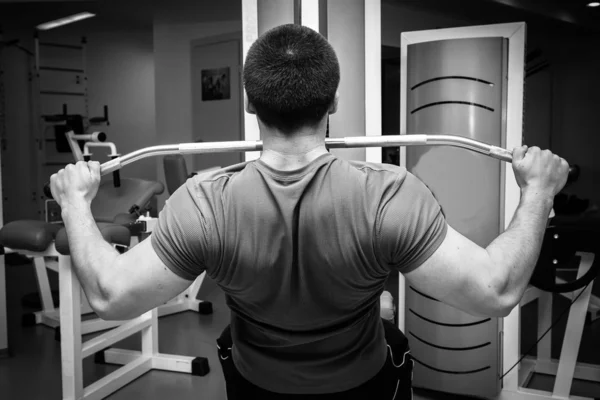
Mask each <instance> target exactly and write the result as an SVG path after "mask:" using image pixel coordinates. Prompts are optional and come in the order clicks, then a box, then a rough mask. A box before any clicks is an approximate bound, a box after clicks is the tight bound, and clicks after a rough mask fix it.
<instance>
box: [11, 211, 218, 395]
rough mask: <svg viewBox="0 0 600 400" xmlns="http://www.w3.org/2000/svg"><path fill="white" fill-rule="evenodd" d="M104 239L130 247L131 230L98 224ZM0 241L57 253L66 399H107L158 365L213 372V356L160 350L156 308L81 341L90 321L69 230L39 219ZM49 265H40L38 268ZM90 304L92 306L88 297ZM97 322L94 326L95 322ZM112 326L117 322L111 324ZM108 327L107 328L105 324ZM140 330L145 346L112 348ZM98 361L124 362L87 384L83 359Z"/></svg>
mask: <svg viewBox="0 0 600 400" xmlns="http://www.w3.org/2000/svg"><path fill="white" fill-rule="evenodd" d="M98 227H99V229H100V232H101V233H102V236H103V238H104V240H106V241H107V242H109V243H111V244H113V245H120V246H129V244H130V241H131V232H130V231H129V229H128V228H127V227H125V226H123V225H118V224H110V223H99V224H98ZM0 244H1V245H2V246H3V247H4V252H5V253H6V254H8V253H12V252H16V253H20V254H23V255H25V256H28V257H33V258H34V259H43V258H47V257H54V258H56V259H57V262H56V265H57V270H58V273H59V297H60V310H59V311H57V315H58V318H59V322H60V344H61V361H62V362H61V369H62V371H61V375H62V388H63V399H65V400H71V399H102V398H104V397H106V396H108V395H110V394H111V393H113V392H115V391H116V390H118V389H120V388H122V387H123V386H125V385H127V384H128V383H130V382H131V381H133V380H134V379H137V378H138V377H140V376H141V375H143V374H144V373H146V372H148V371H150V370H152V369H159V370H165V371H173V372H183V373H191V374H193V375H199V376H204V375H206V374H207V373H208V372H209V366H208V359H207V358H204V357H188V356H179V355H171V354H162V353H160V352H159V351H158V316H159V312H158V310H157V309H156V308H155V309H153V310H151V311H148V312H146V313H145V314H143V315H141V316H139V317H137V318H134V319H131V320H129V321H114V322H113V321H104V322H106V323H107V326H109V325H110V326H111V327H113V329H111V330H109V331H107V332H105V333H103V334H101V335H99V336H96V337H95V338H93V339H90V340H88V341H85V342H84V341H83V340H82V333H83V330H84V329H82V328H84V327H86V324H88V326H87V328H88V330H89V325H90V324H89V323H88V321H82V320H81V314H82V310H81V309H82V302H81V301H82V300H83V299H85V294H84V295H83V296H82V289H81V286H80V283H79V281H78V280H77V278H76V276H75V273H74V272H73V270H72V269H71V257H70V256H69V254H70V253H69V245H68V240H67V235H66V230H65V229H64V228H63V227H61V226H59V225H55V224H49V223H45V222H40V221H15V222H11V223H9V224H7V225H5V226H4V227H3V228H2V229H1V230H0ZM38 265H39V267H40V268H45V265H42V264H36V268H37V267H38ZM84 304H85V307H89V304H88V303H87V301H86V302H85V303H84ZM94 323H95V322H92V323H91V324H94ZM111 324H112V325H111ZM104 329H106V327H104ZM137 332H141V336H142V350H141V351H132V350H124V349H108V350H106V349H107V348H109V347H110V346H112V345H114V344H115V343H117V342H119V341H121V340H123V339H125V338H126V337H129V336H131V335H133V334H135V333H137ZM91 355H96V357H97V358H96V359H97V360H100V361H104V362H106V363H111V364H119V365H123V366H122V367H120V368H119V369H117V370H116V371H114V372H112V373H110V374H109V375H107V376H105V377H104V378H102V379H99V380H98V381H96V382H94V383H92V384H91V385H89V386H87V387H84V386H83V359H84V358H86V357H89V356H91Z"/></svg>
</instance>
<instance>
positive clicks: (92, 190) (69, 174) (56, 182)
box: [50, 161, 101, 210]
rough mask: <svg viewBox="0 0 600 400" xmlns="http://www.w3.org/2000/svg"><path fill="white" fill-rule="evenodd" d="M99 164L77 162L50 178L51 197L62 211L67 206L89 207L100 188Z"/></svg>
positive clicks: (95, 162)
mask: <svg viewBox="0 0 600 400" xmlns="http://www.w3.org/2000/svg"><path fill="white" fill-rule="evenodd" d="M100 178H101V175H100V163H99V162H97V161H89V162H85V161H79V162H78V163H77V164H75V165H74V164H69V165H67V166H66V167H65V168H64V169H61V170H60V171H58V172H57V173H56V174H53V175H52V176H51V177H50V189H51V190H52V197H54V199H55V200H56V201H57V202H58V204H59V205H60V207H61V208H62V209H63V210H64V209H65V208H67V207H69V206H75V207H77V206H81V205H87V206H89V205H91V203H92V200H93V199H94V197H96V193H98V187H99V186H100Z"/></svg>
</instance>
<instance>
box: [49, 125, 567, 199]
mask: <svg viewBox="0 0 600 400" xmlns="http://www.w3.org/2000/svg"><path fill="white" fill-rule="evenodd" d="M325 145H326V146H327V148H329V149H340V148H356V147H399V146H453V147H459V148H463V149H466V150H470V151H474V152H476V153H480V154H483V155H486V156H489V157H492V158H495V159H497V160H501V161H506V162H512V152H511V151H510V150H507V149H503V148H502V147H498V146H494V145H490V144H486V143H482V142H479V141H477V140H473V139H469V138H466V137H462V136H456V135H424V134H423V135H389V136H356V137H345V138H328V139H325ZM262 149H263V144H262V141H260V140H257V141H230V142H210V143H180V144H171V145H160V146H151V147H145V148H143V149H140V150H136V151H133V152H131V153H129V154H126V155H124V156H121V157H117V158H115V159H113V160H110V161H107V162H105V163H103V164H101V165H100V173H101V174H102V175H106V174H108V173H110V172H114V171H117V170H119V169H121V168H123V167H124V166H126V165H128V164H131V163H133V162H136V161H138V160H141V159H144V158H148V157H155V156H165V155H170V154H181V155H184V154H206V153H227V152H237V151H260V150H262ZM569 173H571V172H570V171H569ZM44 194H45V195H46V196H47V197H48V198H52V191H51V190H50V185H49V184H48V183H47V184H46V185H45V186H44Z"/></svg>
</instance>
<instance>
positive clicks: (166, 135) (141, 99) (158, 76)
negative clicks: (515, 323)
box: [0, 0, 600, 399]
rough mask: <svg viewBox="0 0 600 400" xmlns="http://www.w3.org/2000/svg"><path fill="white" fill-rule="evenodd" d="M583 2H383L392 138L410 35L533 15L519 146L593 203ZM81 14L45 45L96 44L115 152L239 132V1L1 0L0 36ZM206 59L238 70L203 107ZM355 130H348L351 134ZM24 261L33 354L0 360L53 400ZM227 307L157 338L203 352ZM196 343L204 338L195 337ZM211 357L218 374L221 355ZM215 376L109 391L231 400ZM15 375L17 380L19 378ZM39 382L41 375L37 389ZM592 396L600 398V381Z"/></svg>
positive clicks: (51, 355) (26, 81) (20, 153)
mask: <svg viewBox="0 0 600 400" xmlns="http://www.w3.org/2000/svg"><path fill="white" fill-rule="evenodd" d="M346 1H355V0H346ZM367 1H368V0H367ZM588 3H589V2H588V1H579V0H546V1H543V2H540V1H534V0H510V1H509V0H466V1H459V0H419V1H414V0H383V1H382V4H381V18H382V20H381V23H382V25H381V42H382V106H383V107H382V118H383V134H398V132H399V130H400V126H399V109H400V96H399V93H400V81H399V79H400V74H399V71H400V34H401V33H402V32H411V31H417V30H425V29H438V28H450V27H461V26H471V25H484V24H495V23H504V22H520V21H524V22H526V23H527V53H526V54H527V64H526V81H525V119H524V126H525V129H524V142H525V143H526V144H528V145H537V146H540V147H544V148H549V149H551V150H552V151H553V152H554V153H556V154H559V155H561V156H562V157H564V158H565V159H567V160H568V161H569V162H571V163H573V164H577V165H579V167H580V169H581V174H580V177H579V179H578V180H577V181H576V182H575V183H574V184H572V185H570V186H569V187H568V188H567V189H565V192H566V193H568V194H571V195H575V196H577V198H579V199H581V200H583V201H586V200H587V201H589V205H590V207H593V205H595V204H600V186H599V185H597V184H595V183H594V179H595V177H597V176H598V172H599V170H600V157H598V156H597V154H596V153H597V149H598V148H600V135H599V134H598V133H599V130H598V127H599V126H600V112H598V110H600V74H598V71H600V51H598V49H600V7H597V8H594V7H588V6H587V5H588ZM83 11H88V12H92V13H95V14H96V17H94V18H90V19H88V20H84V21H80V22H77V23H73V24H69V25H66V26H63V27H60V28H57V29H53V30H50V31H47V32H44V33H43V40H45V41H49V42H62V43H72V44H78V43H80V41H81V38H82V37H85V38H86V39H87V44H86V54H85V58H86V64H85V68H86V72H87V73H86V75H87V99H88V109H89V115H90V116H95V115H96V114H98V115H100V114H102V110H103V107H104V106H105V105H108V107H109V110H110V125H108V126H106V127H105V128H103V129H104V130H106V132H107V134H108V135H109V140H110V141H111V142H114V143H115V145H116V146H117V148H118V151H119V153H121V154H125V153H128V152H131V151H133V150H136V149H139V148H142V147H147V146H152V145H157V144H169V143H182V142H194V141H215V140H240V138H241V137H242V134H241V129H242V124H243V118H242V117H241V108H240V107H241V93H240V92H239V91H236V90H235V89H236V88H237V89H239V80H238V81H237V83H236V77H238V78H239V76H238V75H237V72H236V71H238V68H239V66H240V65H241V59H240V58H239V57H238V55H239V48H238V47H236V46H238V45H239V43H240V42H239V40H240V37H241V35H240V32H241V30H242V22H241V0H220V1H214V2H213V1H196V0H170V1H159V0H157V1H154V2H146V1H143V0H128V1H115V0H102V1H78V0H72V1H65V2H53V1H38V2H28V1H8V2H7V1H1V2H0V32H1V34H2V36H1V37H0V40H1V41H2V44H6V45H7V44H9V43H10V42H11V41H13V43H14V40H17V39H18V40H19V43H18V44H19V46H21V47H22V48H23V49H25V50H28V51H29V52H32V51H33V32H34V27H35V26H36V25H38V24H40V23H42V22H45V21H50V20H54V19H57V18H61V17H64V16H67V15H72V14H76V13H79V12H83ZM344 29H351V28H350V27H345V28H344ZM215 38H219V39H218V40H215ZM218 43H221V44H218ZM222 43H228V44H226V45H222ZM236 43H237V44H236ZM23 49H19V48H17V47H16V46H10V47H9V46H8V45H7V46H6V48H5V49H4V51H3V52H2V60H1V64H0V65H1V69H2V76H1V77H0V80H2V85H3V97H2V99H1V101H3V103H4V107H3V109H4V110H5V112H4V115H3V121H2V122H3V124H4V129H2V134H3V137H1V138H0V139H1V140H2V142H1V143H2V145H1V148H2V154H1V160H2V185H3V188H2V189H3V190H2V193H3V199H2V201H3V217H4V223H7V222H10V221H14V220H19V219H43V215H42V214H40V213H43V209H40V207H39V197H40V195H41V188H40V186H39V180H38V178H37V176H36V173H37V172H36V171H37V168H38V166H39V163H40V162H42V161H41V159H40V157H39V149H38V143H36V142H35V138H36V136H35V135H33V134H32V133H31V130H32V122H31V114H30V109H31V102H32V101H33V100H32V97H33V94H32V90H31V88H30V80H31V77H30V68H29V67H28V65H29V63H30V61H31V60H30V57H31V54H27V51H24V50H23ZM68 57H71V56H68ZM207 59H210V60H215V59H218V60H219V63H221V64H226V65H229V66H230V67H231V69H230V71H231V72H230V77H231V90H230V93H229V96H228V97H229V99H227V101H224V102H202V101H199V97H201V96H203V93H202V90H201V82H202V77H201V76H200V75H199V74H198V73H197V71H198V70H200V69H202V68H205V67H206V68H211V65H210V64H211V63H210V62H207V61H206V60H207ZM203 63H207V64H206V65H205V64H203ZM342 84H346V85H348V84H350V85H351V84H352V83H351V82H344V81H343V76H342ZM204 95H208V94H204ZM342 101H344V100H343V99H342ZM60 103H61V102H60V101H59V100H56V104H57V108H56V110H55V111H54V112H55V113H57V114H58V113H60V112H61V109H60V107H59V105H60ZM236 127H237V129H236ZM351 135H352V134H351V132H349V134H348V136H351ZM382 151H383V152H384V157H383V159H384V161H386V162H391V163H397V162H398V161H397V157H398V156H397V153H395V152H393V151H389V150H382ZM94 154H95V159H99V160H103V159H102V157H103V156H102V151H98V152H97V153H96V152H95V153H94ZM96 155H97V157H96ZM240 160H241V155H239V154H238V155H236V154H233V155H227V156H218V155H213V156H210V157H198V156H188V157H186V161H187V163H188V166H189V167H190V169H191V170H199V169H203V168H208V167H211V166H215V165H220V166H225V165H229V164H232V163H235V162H237V161H240ZM122 173H123V175H124V176H128V177H136V178H141V179H148V180H158V181H162V182H164V179H165V176H164V170H163V163H162V161H161V160H160V159H158V158H150V159H147V160H143V161H140V162H137V163H134V164H132V165H130V166H127V167H126V168H125V169H124V170H123V172H122ZM167 196H168V193H167V191H165V193H163V194H162V195H160V196H158V197H157V198H156V200H155V201H154V202H153V204H152V210H153V212H154V213H156V211H157V210H160V209H161V208H162V205H163V204H164V201H165V199H166V198H167ZM18 264H19V263H18V262H17V263H15V264H14V265H12V264H10V263H9V264H8V265H7V278H6V280H7V283H8V318H9V340H10V341H11V343H13V344H14V351H15V352H19V353H25V354H27V356H26V357H24V356H23V355H21V356H19V357H15V358H13V359H9V360H2V361H0V396H1V397H3V398H15V399H16V398H42V397H39V396H41V394H42V393H43V394H44V395H45V396H47V398H58V396H60V376H59V375H57V371H56V370H55V369H56V368H57V366H58V365H59V364H60V353H59V351H58V350H57V349H56V347H57V346H58V342H55V341H54V339H53V336H54V332H53V331H52V330H50V329H48V328H46V327H44V326H40V325H38V326H36V327H27V328H25V327H21V324H20V315H21V313H23V312H24V311H26V310H25V308H26V307H25V306H24V305H23V304H22V301H21V299H22V296H23V295H24V294H26V293H28V292H31V291H35V290H36V287H35V285H36V284H35V278H34V276H33V272H32V271H31V270H30V269H25V268H22V266H20V265H18ZM394 282H396V280H395V279H392V280H390V285H391V287H390V291H391V292H392V293H396V292H397V291H396V290H395V289H394ZM51 284H52V286H53V287H54V288H56V278H55V276H51ZM594 292H595V293H596V294H597V293H598V292H600V288H598V290H596V289H594ZM201 296H204V297H205V298H209V299H212V300H213V302H215V307H216V308H218V307H219V305H220V306H221V307H225V306H224V302H223V300H222V296H221V295H220V293H219V290H218V289H217V288H215V287H214V285H213V286H211V285H210V283H208V284H207V285H205V287H204V288H203V289H202V291H201ZM219 302H220V303H219ZM554 304H555V307H556V308H557V309H558V310H560V309H561V308H563V307H564V306H565V304H567V305H568V302H566V300H565V299H564V298H561V297H560V296H558V297H557V301H555V303H554ZM221 314H222V315H221ZM221 314H218V313H216V314H215V315H213V316H210V317H209V316H207V317H205V319H204V320H202V321H201V322H199V321H198V319H197V317H190V316H189V315H186V314H185V313H184V314H179V315H175V316H169V317H165V318H170V319H171V321H172V322H173V323H169V324H162V326H164V328H162V327H161V332H162V330H163V329H164V334H163V335H162V338H161V345H162V342H163V341H164V344H165V346H167V347H168V346H169V344H171V345H173V346H175V350H174V351H177V349H179V348H184V347H185V346H186V345H187V346H192V348H194V346H196V347H195V348H196V349H197V351H198V352H202V353H206V352H208V351H209V350H208V347H207V346H209V344H208V343H212V342H211V341H213V340H214V337H211V335H213V336H214V335H216V334H217V332H220V330H221V328H222V327H223V326H224V324H226V319H227V317H226V315H225V314H226V312H224V311H221ZM522 318H523V321H524V325H523V329H522V332H521V335H522V348H527V347H529V346H528V344H532V343H533V341H535V339H536V337H537V332H536V330H535V329H536V325H535V318H536V317H535V314H531V313H530V314H528V313H527V310H526V309H525V310H524V312H523V315H522ZM211 326H212V328H211ZM564 326H565V323H564V321H563V322H562V323H559V325H558V326H557V328H556V334H554V336H553V346H554V352H556V351H558V349H560V343H561V340H562V335H563V332H564V329H565V328H564ZM599 333H600V325H599V324H598V323H595V324H590V325H588V326H586V328H585V330H584V337H583V342H582V349H581V351H580V354H579V358H578V360H580V361H585V362H588V363H595V364H600V350H599V349H600V346H598V345H597V343H598V341H597V340H598V337H600V336H599V335H598V334H599ZM196 341H197V342H199V343H204V345H198V343H194V342H196ZM34 342H35V344H34ZM198 346H199V347H198ZM28 348H29V349H30V351H29V352H28V351H27V349H28ZM210 351H212V350H210ZM211 364H212V365H214V366H215V367H214V368H216V366H217V364H218V363H217V362H216V361H215V362H211ZM16 365H18V366H19V367H18V368H20V370H21V371H22V376H20V377H18V380H19V381H20V382H21V386H22V387H21V388H20V389H16V387H17V385H15V382H14V381H12V382H9V381H8V379H7V378H3V377H8V376H9V375H8V373H5V371H8V369H9V368H17V367H16ZM88 367H89V365H88ZM32 368H35V369H39V370H40V372H35V373H33V374H34V375H35V378H32V376H31V375H28V374H31V369H32ZM90 368H91V367H90ZM90 368H88V372H86V374H88V375H89V376H88V378H89V379H91V378H90V377H91V376H92V375H94V376H95V377H96V378H97V377H98V376H102V374H103V373H106V372H107V371H109V370H110V367H106V368H105V369H102V370H99V369H98V368H95V369H94V370H93V372H90V371H89V370H90ZM214 375H215V374H213V376H212V377H211V378H210V380H208V381H206V380H205V381H201V380H200V381H198V380H199V378H195V377H191V376H179V375H176V374H170V373H161V372H153V373H150V374H148V375H146V376H144V377H142V378H140V379H138V380H137V381H135V382H134V383H132V384H131V385H130V386H128V387H127V388H125V389H123V390H121V391H119V392H117V393H115V394H113V395H112V396H111V397H110V398H114V399H119V398H131V397H139V393H145V394H146V395H147V394H148V393H154V396H156V398H162V397H166V396H167V393H168V397H174V396H175V394H177V395H178V396H179V397H180V398H185V396H186V395H188V396H189V395H191V394H193V393H194V391H195V390H201V391H202V390H204V391H205V393H206V391H207V390H208V391H209V392H210V393H214V395H208V394H207V397H204V398H211V399H220V398H225V394H224V389H223V388H224V386H223V383H222V382H219V381H218V380H217V379H216V378H215V376H214ZM11 376H12V377H13V378H14V377H15V375H14V373H13V374H12V375H11ZM38 378H39V379H40V383H39V384H37V383H34V382H35V379H38ZM88 378H86V379H88ZM194 379H196V380H194ZM535 384H537V385H539V386H540V387H548V386H551V385H552V382H551V381H550V382H548V381H547V380H544V378H543V377H539V379H538V381H537V383H535ZM588 386H589V385H588ZM588 386H586V385H583V384H582V385H580V387H579V389H578V390H580V391H582V393H585V391H586V390H594V388H591V389H590V388H589V387H588ZM207 387H210V388H208V389H207ZM5 388H8V389H5ZM5 390H9V392H8V393H9V396H8V397H4V394H5V393H6V392H5ZM595 390H596V393H600V386H599V387H596V388H595ZM136 393H137V394H136ZM415 394H416V397H417V398H432V399H441V398H448V397H449V396H448V395H445V394H442V393H435V392H430V391H423V390H417V391H415ZM45 396H44V397H45ZM144 398H153V397H152V396H149V397H144Z"/></svg>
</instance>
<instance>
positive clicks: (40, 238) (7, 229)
mask: <svg viewBox="0 0 600 400" xmlns="http://www.w3.org/2000/svg"><path fill="white" fill-rule="evenodd" d="M97 225H98V229H99V230H100V233H101V234H102V237H103V238H104V240H106V241H107V242H109V243H112V244H118V245H122V246H129V244H130V241H131V233H130V232H129V229H127V227H125V226H123V225H118V224H112V223H105V222H100V223H98V224H97ZM52 242H55V247H56V251H58V252H59V253H60V254H62V255H69V254H70V251H69V242H68V238H67V231H66V229H65V228H64V226H63V225H61V224H50V223H47V222H43V221H34V220H21V221H13V222H10V223H8V224H6V225H4V226H3V227H2V229H0V245H2V246H4V247H7V248H11V249H14V250H26V251H32V252H43V251H45V250H46V249H47V248H48V246H50V245H51V244H52Z"/></svg>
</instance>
